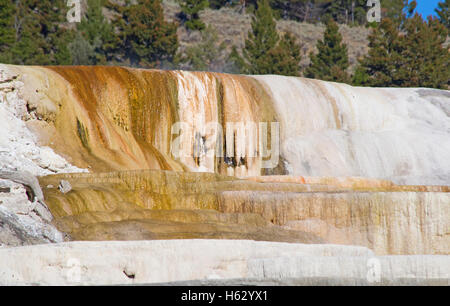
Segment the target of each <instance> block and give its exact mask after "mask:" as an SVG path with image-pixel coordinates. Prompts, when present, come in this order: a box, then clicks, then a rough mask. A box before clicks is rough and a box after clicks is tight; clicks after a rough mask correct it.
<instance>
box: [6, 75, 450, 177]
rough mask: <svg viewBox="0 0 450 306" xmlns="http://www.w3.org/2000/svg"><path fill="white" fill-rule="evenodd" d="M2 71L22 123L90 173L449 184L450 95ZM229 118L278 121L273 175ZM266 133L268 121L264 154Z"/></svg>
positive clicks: (295, 83)
mask: <svg viewBox="0 0 450 306" xmlns="http://www.w3.org/2000/svg"><path fill="white" fill-rule="evenodd" d="M4 67H6V68H4V69H9V70H12V71H15V72H16V73H17V75H18V76H19V79H20V80H21V82H23V83H24V84H25V88H24V89H23V90H22V95H23V96H24V97H25V99H26V100H27V103H28V104H27V107H28V109H29V110H31V111H32V112H33V113H34V114H35V117H36V119H40V120H31V121H30V122H28V126H30V128H32V130H33V131H35V132H36V133H37V134H39V135H40V140H41V142H42V143H44V144H48V145H50V146H51V147H52V148H54V149H55V150H56V151H57V152H58V153H60V154H62V155H63V156H64V157H67V158H68V159H69V160H70V161H71V162H72V163H73V164H75V165H77V166H79V167H81V168H87V167H91V169H92V170H91V171H94V172H99V171H110V170H130V169H163V170H176V171H180V170H187V171H202V172H204V171H207V172H217V173H221V174H229V175H237V176H258V175H261V174H287V173H289V174H293V175H306V176H328V177H333V176H363V177H372V178H387V179H394V180H396V181H397V182H399V183H404V184H407V183H409V184H423V185H425V184H441V185H447V184H449V178H450V159H449V158H448V156H450V115H449V114H450V93H449V92H448V91H440V90H431V89H372V88H355V87H351V86H348V85H344V84H337V83H329V82H322V81H317V80H309V79H303V78H292V77H281V76H237V75H225V74H219V73H200V72H183V71H158V70H139V69H130V68H122V67H48V68H43V67H17V66H4ZM177 122H183V123H185V124H187V125H188V127H189V128H190V129H191V133H190V134H189V136H188V137H186V138H183V139H184V140H185V141H184V142H182V145H181V146H180V149H181V151H182V153H183V154H181V156H179V158H178V156H175V155H174V152H173V145H172V144H173V142H174V141H175V140H176V138H177V137H178V136H181V134H177V133H176V132H177V130H176V129H175V130H173V129H172V128H173V125H174V124H175V123H177ZM236 122H243V123H256V124H258V123H260V122H279V124H280V138H281V139H280V141H279V145H280V149H281V152H280V153H281V157H280V159H279V160H278V161H279V162H278V164H277V165H278V166H277V167H276V169H262V165H261V160H263V159H264V158H266V157H267V156H266V155H267V154H265V153H266V152H265V151H264V149H263V148H261V147H260V146H259V145H258V144H260V143H261V141H262V140H263V138H264V139H265V137H262V136H261V135H259V133H258V132H260V131H261V129H259V131H258V132H257V133H256V134H255V133H253V134H252V133H250V132H247V133H246V132H243V133H244V134H240V131H238V128H233V129H231V130H230V131H228V130H227V129H226V124H227V123H236ZM209 123H217V124H218V125H220V126H221V127H222V129H223V133H222V134H219V133H217V132H216V131H215V130H214V129H211V126H210V125H208V124H209ZM173 132H175V133H173ZM272 133H273V130H272V129H271V128H270V125H269V127H268V136H267V139H265V141H266V142H268V143H269V145H267V148H268V149H269V148H270V147H271V145H270V143H271V139H272V138H273V139H275V136H274V135H275V134H273V135H272ZM240 135H245V136H244V137H240ZM227 138H229V139H227ZM208 140H210V141H208ZM227 140H228V141H227ZM275 144H277V143H275ZM211 151H213V152H211ZM214 151H216V153H220V151H221V153H223V154H222V155H223V156H222V157H221V158H217V157H215V156H214V155H211V153H214ZM230 153H231V154H232V155H233V156H231V154H230ZM272 153H273V152H272ZM252 154H253V155H252Z"/></svg>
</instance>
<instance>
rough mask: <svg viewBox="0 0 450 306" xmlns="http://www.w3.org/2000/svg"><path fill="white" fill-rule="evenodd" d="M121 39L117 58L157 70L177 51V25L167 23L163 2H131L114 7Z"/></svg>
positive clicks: (170, 59)
mask: <svg viewBox="0 0 450 306" xmlns="http://www.w3.org/2000/svg"><path fill="white" fill-rule="evenodd" d="M110 7H112V8H114V9H115V10H116V12H117V13H118V14H119V15H118V17H117V18H116V19H115V20H114V25H115V26H116V30H117V32H118V33H117V35H118V39H119V43H118V50H117V57H118V58H119V60H120V61H125V62H129V64H130V65H132V66H140V67H147V68H151V67H158V66H161V65H162V64H163V63H164V62H165V61H172V60H173V58H174V56H175V53H176V51H177V49H178V37H177V25H176V24H174V23H169V22H166V21H165V20H164V13H163V9H162V6H161V1H160V0H138V1H137V4H133V2H132V1H130V0H128V1H127V3H126V5H125V6H120V5H111V6H110Z"/></svg>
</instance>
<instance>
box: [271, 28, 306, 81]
mask: <svg viewBox="0 0 450 306" xmlns="http://www.w3.org/2000/svg"><path fill="white" fill-rule="evenodd" d="M269 55H270V57H271V61H272V70H273V73H275V74H281V75H287V76H299V75H300V67H299V63H300V61H301V59H302V56H301V53H300V46H299V45H298V44H297V42H296V41H295V37H294V35H292V34H291V33H286V34H284V35H283V37H282V38H281V40H280V42H279V43H278V46H277V47H276V48H274V49H272V50H270V51H269Z"/></svg>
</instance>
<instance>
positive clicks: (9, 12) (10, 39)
mask: <svg viewBox="0 0 450 306" xmlns="http://www.w3.org/2000/svg"><path fill="white" fill-rule="evenodd" d="M15 13H16V7H15V6H14V4H13V3H12V2H11V0H0V62H2V63H10V62H11V61H12V55H11V48H12V46H13V45H14V42H15V41H16V39H15V31H14V15H15Z"/></svg>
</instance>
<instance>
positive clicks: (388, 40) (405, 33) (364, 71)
mask: <svg viewBox="0 0 450 306" xmlns="http://www.w3.org/2000/svg"><path fill="white" fill-rule="evenodd" d="M415 5H416V2H415V1H411V2H410V3H407V1H405V6H404V8H405V10H404V11H405V12H404V13H403V14H402V16H400V17H398V18H397V19H396V20H394V21H393V20H390V19H389V18H385V19H383V20H382V22H381V23H380V25H379V26H378V27H377V28H375V29H374V30H373V32H372V33H371V35H370V36H369V47H370V50H369V53H368V55H367V56H365V57H364V58H363V59H362V60H361V61H360V65H361V66H360V67H359V68H358V69H357V73H355V75H354V78H353V81H354V84H355V85H367V86H375V87H388V86H395V87H432V88H446V87H447V86H448V83H449V79H450V75H449V73H450V69H449V52H448V48H444V47H443V45H444V43H445V41H446V38H447V33H448V31H447V29H446V28H445V26H444V25H443V24H442V23H440V22H439V21H438V20H437V19H435V18H431V17H430V18H429V19H428V21H424V20H423V19H422V17H421V16H420V15H419V14H417V13H416V14H414V10H415Z"/></svg>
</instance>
